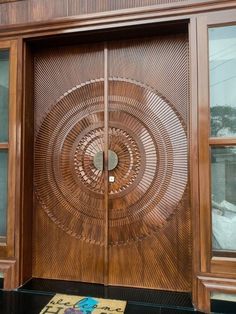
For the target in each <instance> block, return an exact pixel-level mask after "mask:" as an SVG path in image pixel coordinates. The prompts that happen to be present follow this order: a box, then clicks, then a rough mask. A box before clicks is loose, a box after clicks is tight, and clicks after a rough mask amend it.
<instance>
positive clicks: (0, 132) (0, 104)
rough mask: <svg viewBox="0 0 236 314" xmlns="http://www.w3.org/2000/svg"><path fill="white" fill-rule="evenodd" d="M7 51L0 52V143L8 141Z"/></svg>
mask: <svg viewBox="0 0 236 314" xmlns="http://www.w3.org/2000/svg"><path fill="white" fill-rule="evenodd" d="M8 88H9V50H8V49H2V50H0V142H7V141H8Z"/></svg>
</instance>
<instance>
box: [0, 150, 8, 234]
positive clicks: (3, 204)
mask: <svg viewBox="0 0 236 314" xmlns="http://www.w3.org/2000/svg"><path fill="white" fill-rule="evenodd" d="M7 170H8V153H7V151H6V150H0V238H1V237H5V236H6V226H7V223H6V219H7V218H6V217H7V172H8V171H7Z"/></svg>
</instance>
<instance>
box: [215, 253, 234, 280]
mask: <svg viewBox="0 0 236 314" xmlns="http://www.w3.org/2000/svg"><path fill="white" fill-rule="evenodd" d="M211 272H212V273H215V274H230V275H231V276H232V277H233V278H236V258H233V257H225V256H224V257H218V256H217V257H213V258H212V260H211Z"/></svg>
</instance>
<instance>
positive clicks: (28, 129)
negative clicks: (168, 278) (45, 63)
mask: <svg viewBox="0 0 236 314" xmlns="http://www.w3.org/2000/svg"><path fill="white" fill-rule="evenodd" d="M182 23H183V24H185V26H187V27H186V30H185V31H186V32H188V36H189V40H188V41H189V56H191V55H192V57H191V59H190V57H189V62H190V72H189V77H190V81H191V83H190V84H189V93H190V97H189V99H190V105H189V110H190V112H189V126H188V128H189V156H194V160H192V158H189V176H190V182H192V183H191V184H190V189H191V191H190V193H191V195H190V199H191V203H192V206H191V218H192V219H191V220H192V221H194V219H195V218H196V217H195V216H196V213H197V208H196V206H197V205H198V199H196V198H198V192H197V189H198V184H197V183H198V181H197V180H196V178H197V174H198V163H197V162H196V160H197V156H198V154H197V150H198V145H197V143H198V141H197V136H198V134H197V133H198V132H197V97H196V96H197V94H196V91H197V80H196V76H195V73H196V72H195V71H196V68H197V65H196V61H197V60H196V17H191V19H186V17H185V18H184V19H182V18H181V17H180V18H178V19H177V18H176V19H175V21H174V23H173V20H172V19H171V20H169V19H168V20H166V19H165V20H163V21H162V22H159V23H154V24H153V23H146V24H145V26H147V30H149V29H151V28H153V25H155V27H154V29H155V28H157V27H159V28H160V34H162V33H163V32H164V28H165V27H167V26H168V25H169V26H170V29H172V31H173V32H174V31H176V30H177V28H178V25H179V27H181V25H182ZM162 25H163V26H164V27H163V28H162V27H161V26H162ZM126 30H127V32H126V36H127V34H128V35H129V33H130V35H131V36H133V34H134V32H135V30H136V27H134V28H133V27H130V26H129V25H127V28H126ZM108 31H109V32H108ZM123 31H124V29H123V27H122V32H123ZM83 32H84V31H82V32H81V33H80V32H78V33H76V36H81V37H83V35H84V34H83ZM164 33H165V32H164ZM88 34H89V36H92V35H93V34H94V32H91V33H88ZM62 35H63V34H62ZM98 35H99V38H100V36H101V39H102V40H105V39H106V38H109V39H110V38H111V37H112V39H114V40H115V39H116V38H119V39H120V38H121V37H122V34H121V33H120V32H119V31H118V29H117V28H114V29H112V30H110V29H107V30H106V33H105V30H103V31H102V32H98ZM148 35H149V33H148ZM47 38H50V37H48V36H44V37H43V38H40V39H38V38H37V40H35V38H31V39H29V38H26V39H22V48H23V49H22V55H23V56H24V66H23V67H24V71H23V80H22V83H23V84H22V85H23V119H24V117H25V120H23V124H22V127H23V132H22V134H23V135H24V136H23V138H22V143H23V145H22V149H23V151H22V153H23V160H22V169H23V172H22V176H23V181H24V186H22V197H23V200H22V222H21V227H22V244H21V272H20V284H22V283H23V282H25V281H26V280H28V279H29V278H31V272H32V265H31V260H32V256H31V255H30V254H29V252H31V251H32V247H31V241H32V235H31V231H32V230H31V228H32V223H31V220H32V215H31V214H32V213H31V208H32V199H31V200H30V199H29V197H28V195H29V192H30V193H31V194H32V187H31V186H30V182H32V180H33V169H31V170H30V171H29V169H28V168H27V169H26V168H25V166H24V165H33V137H32V130H33V125H32V123H33V108H32V93H31V91H32V86H30V82H31V81H32V62H31V58H32V48H31V47H32V45H33V47H36V48H37V45H38V43H39V45H40V46H41V44H44V42H45V39H46V43H47ZM58 38H60V37H58ZM73 38H74V36H73V37H72V42H73ZM54 40H55V41H56V42H57V38H55V39H54ZM33 49H34V48H33ZM105 88H106V87H105ZM105 158H106V156H105ZM24 169H25V170H24ZM193 178H194V179H193ZM193 226H194V223H192V226H191V227H193ZM192 233H193V234H195V232H193V231H192ZM29 235H31V237H29ZM193 242H194V244H193V245H194V246H195V247H196V244H195V239H194V241H193ZM195 260H196V257H194V258H193V259H192V264H193V265H195V266H194V267H196V269H197V264H196V263H194V261H195ZM194 271H195V270H194ZM195 278H196V276H194V275H193V276H192V281H193V284H192V286H193V287H194V288H193V289H194V291H196V289H195V286H196V280H195ZM105 284H106V281H105Z"/></svg>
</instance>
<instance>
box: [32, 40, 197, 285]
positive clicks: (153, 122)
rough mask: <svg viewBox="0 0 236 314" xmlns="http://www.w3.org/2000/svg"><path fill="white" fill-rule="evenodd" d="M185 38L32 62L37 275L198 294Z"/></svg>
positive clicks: (63, 50)
mask: <svg viewBox="0 0 236 314" xmlns="http://www.w3.org/2000/svg"><path fill="white" fill-rule="evenodd" d="M188 102H189V99H188V38H187V36H186V34H180V35H175V36H160V37H155V38H145V39H142V40H140V39H139V40H135V39H134V40H124V41H117V42H109V43H96V44H82V45H73V46H65V47H59V48H58V47H57V48H48V49H41V50H38V51H37V52H35V54H34V117H35V118H34V121H35V122H34V140H35V144H34V219H33V276H34V277H38V278H53V279H63V280H76V281H83V282H94V283H103V284H105V285H122V286H133V287H148V288H157V289H165V290H175V291H190V289H191V244H190V243H191V242H190V239H191V228H190V208H189V191H188Z"/></svg>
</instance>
